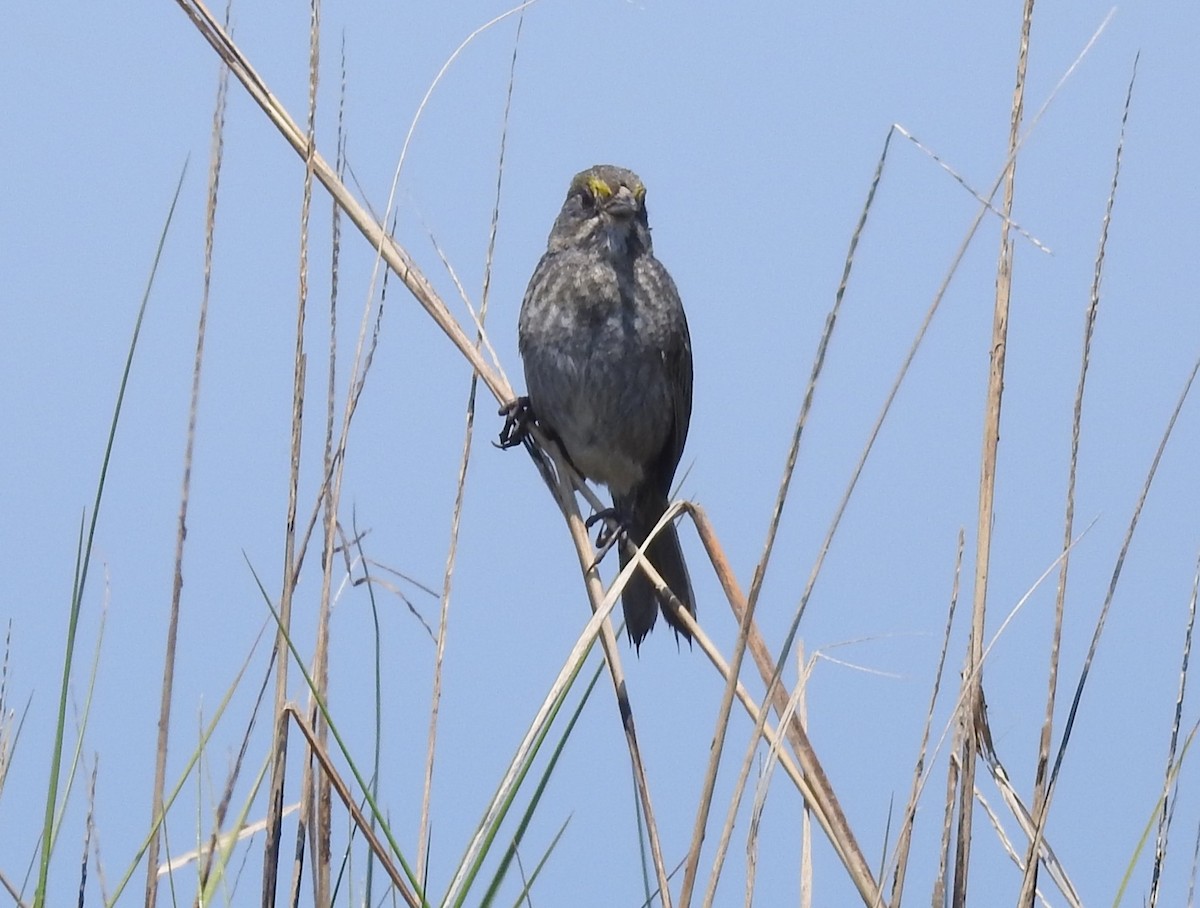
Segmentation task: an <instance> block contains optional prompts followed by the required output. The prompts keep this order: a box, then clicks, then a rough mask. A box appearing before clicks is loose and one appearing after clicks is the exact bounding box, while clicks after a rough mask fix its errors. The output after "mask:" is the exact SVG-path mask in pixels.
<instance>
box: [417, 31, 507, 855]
mask: <svg viewBox="0 0 1200 908" xmlns="http://www.w3.org/2000/svg"><path fill="white" fill-rule="evenodd" d="M524 22H525V17H524V12H523V11H522V14H521V16H520V17H519V18H518V19H517V34H516V36H515V37H514V38H513V53H512V60H511V62H510V64H509V70H508V91H507V93H506V95H505V99H504V114H503V116H502V118H501V127H500V150H499V154H498V158H497V161H496V197H495V200H494V202H493V204H492V222H491V228H490V230H489V231H488V244H487V253H486V255H485V257H484V269H483V289H482V292H481V295H480V304H479V315H478V324H479V326H480V328H479V330H478V331H477V332H476V335H475V344H476V347H479V346H480V345H481V344H482V343H483V339H484V337H485V334H484V332H483V325H484V324H485V323H486V321H487V308H488V300H489V297H490V293H489V291H490V290H491V281H492V260H493V257H494V255H495V251H496V234H497V232H498V229H499V224H500V198H501V191H502V189H503V185H504V152H505V148H506V145H507V140H508V120H509V113H510V111H511V109H512V95H513V84H514V82H515V80H516V70H517V48H518V47H519V46H520V42H521V26H522V25H523V24H524ZM439 254H440V251H439ZM443 261H445V258H444V257H443ZM446 264H447V267H449V262H446ZM455 283H456V284H457V283H458V279H457V277H456V278H455ZM460 289H461V288H460ZM465 299H466V297H465V294H464V301H465ZM467 305H468V307H469V306H470V303H469V302H468V303H467ZM491 353H492V358H493V359H495V358H496V356H495V351H491ZM478 385H479V377H478V375H476V374H475V373H474V372H472V373H471V382H470V389H469V391H468V394H467V419H466V427H465V429H464V432H463V450H462V457H461V459H460V462H459V470H458V481H457V484H456V488H455V495H454V508H453V512H452V516H451V522H450V545H449V551H448V552H447V555H446V570H445V574H444V576H443V580H442V596H441V609H440V616H439V621H438V633H437V643H436V647H435V653H434V666H433V685H432V688H433V690H432V694H431V696H430V706H429V732H428V736H427V744H426V757H425V776H424V784H423V786H422V792H421V817H420V824H419V826H418V832H417V842H418V852H417V863H416V873H417V878H418V879H423V878H424V875H425V861H426V859H427V851H428V840H429V804H430V798H431V797H432V791H433V764H434V757H435V754H436V749H437V724H438V712H439V707H440V704H441V696H442V662H443V659H444V658H445V652H446V632H447V629H448V627H449V620H450V588H451V584H452V581H453V577H454V564H455V554H456V552H457V550H458V533H459V522H460V519H461V516H462V507H463V501H464V499H465V494H466V484H467V467H468V465H469V464H470V459H471V441H472V439H473V437H474V425H475V393H476V390H477V388H478Z"/></svg>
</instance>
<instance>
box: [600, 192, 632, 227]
mask: <svg viewBox="0 0 1200 908" xmlns="http://www.w3.org/2000/svg"><path fill="white" fill-rule="evenodd" d="M604 210H605V211H606V212H608V213H609V214H610V215H612V216H613V217H614V218H621V219H625V218H632V217H633V216H634V215H635V214H637V210H638V203H637V199H635V198H634V197H633V193H632V192H630V191H629V187H627V186H622V187H621V188H620V189H618V190H617V191H616V192H615V193H614V194H613V196H612V198H610V199H609V200H608V202H607V203H606V204H605V205H604Z"/></svg>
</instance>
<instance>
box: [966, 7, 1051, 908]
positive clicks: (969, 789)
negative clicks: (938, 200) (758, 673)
mask: <svg viewBox="0 0 1200 908" xmlns="http://www.w3.org/2000/svg"><path fill="white" fill-rule="evenodd" d="M1032 27H1033V0H1025V5H1024V13H1023V15H1022V17H1021V41H1020V47H1019V50H1018V52H1017V75H1016V85H1015V86H1014V88H1013V100H1012V112H1011V117H1010V120H1009V132H1008V162H1007V167H1006V168H1005V178H1004V202H1003V205H1002V207H1001V211H1002V212H1003V214H1004V221H1003V222H1002V224H1001V227H1000V258H999V262H998V264H997V266H996V303H995V307H994V309H993V313H992V340H991V348H990V349H991V360H990V363H989V368H988V389H987V400H986V404H985V409H984V419H983V445H982V449H983V450H982V453H981V454H980V464H979V470H980V478H979V517H978V524H977V525H976V537H975V590H974V596H973V601H972V607H971V635H970V643H969V655H968V658H967V672H966V675H967V677H970V678H972V681H971V682H970V683H971V687H970V689H969V691H968V698H967V702H966V703H965V720H966V722H967V726H968V733H967V734H966V735H965V736H964V737H963V742H962V743H963V766H962V782H961V787H960V789H959V801H958V804H959V806H958V840H957V846H956V854H955V862H954V889H953V893H952V896H951V904H952V905H954V906H955V908H960V906H964V905H966V901H967V888H968V887H967V881H968V876H969V870H970V862H971V835H972V823H971V813H972V808H973V805H974V793H975V759H976V755H977V750H978V739H979V736H980V734H981V733H982V731H983V723H984V717H983V710H984V708H985V707H984V701H983V673H982V658H983V637H984V633H985V621H984V619H985V617H986V611H987V590H988V571H989V569H990V566H991V552H992V528H993V526H994V514H995V498H996V464H997V459H998V456H999V447H1000V410H1001V403H1002V401H1003V397H1004V360H1005V356H1006V353H1007V349H1008V311H1009V302H1010V298H1011V293H1012V261H1013V243H1012V241H1011V240H1009V219H1010V218H1011V216H1012V205H1013V195H1014V192H1015V186H1016V178H1017V148H1018V146H1019V145H1020V141H1021V119H1022V116H1023V114H1024V110H1025V73H1026V70H1027V68H1028V65H1029V33H1030V31H1031V29H1032Z"/></svg>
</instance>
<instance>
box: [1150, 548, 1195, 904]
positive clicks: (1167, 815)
mask: <svg viewBox="0 0 1200 908" xmlns="http://www.w3.org/2000/svg"><path fill="white" fill-rule="evenodd" d="M1197 593H1200V564H1197V566H1196V573H1195V575H1194V576H1193V578H1192V596H1191V599H1190V600H1189V602H1188V622H1187V630H1186V631H1184V635H1183V664H1182V665H1181V666H1180V669H1179V693H1178V694H1177V695H1176V697H1175V715H1174V717H1173V719H1172V720H1171V743H1170V744H1169V745H1168V746H1167V768H1166V779H1165V781H1164V783H1163V797H1162V806H1161V808H1160V812H1159V817H1158V832H1157V834H1156V835H1155V840H1154V869H1153V871H1152V872H1151V875H1150V897H1149V899H1148V900H1147V903H1148V905H1149V908H1154V906H1155V905H1157V904H1158V886H1159V881H1160V879H1161V877H1162V865H1163V862H1164V861H1165V860H1166V857H1167V833H1168V832H1169V831H1170V825H1171V817H1172V816H1173V815H1174V813H1175V804H1176V803H1178V800H1179V795H1178V787H1179V786H1178V783H1177V782H1176V780H1175V774H1176V772H1177V764H1176V752H1177V751H1178V749H1179V727H1180V725H1181V723H1182V721H1183V698H1184V694H1185V693H1186V692H1187V678H1188V662H1189V661H1190V657H1191V654H1192V631H1193V629H1194V628H1195V626H1196V597H1197ZM1172 795H1173V796H1172Z"/></svg>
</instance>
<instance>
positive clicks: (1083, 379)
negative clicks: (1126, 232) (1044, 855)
mask: <svg viewBox="0 0 1200 908" xmlns="http://www.w3.org/2000/svg"><path fill="white" fill-rule="evenodd" d="M1136 78H1137V57H1134V61H1133V73H1132V74H1131V75H1130V77H1129V87H1128V89H1127V90H1126V92H1125V109H1124V112H1123V114H1122V115H1121V132H1120V135H1119V136H1118V138H1117V154H1116V161H1115V163H1114V164H1113V177H1112V185H1111V186H1110V187H1109V191H1108V201H1107V203H1106V204H1105V206H1104V219H1103V220H1102V221H1101V223H1100V244H1099V249H1098V250H1097V252H1096V263H1095V268H1094V270H1093V273H1092V289H1091V296H1090V299H1089V301H1088V308H1087V313H1086V315H1085V316H1084V328H1083V352H1082V354H1081V357H1080V364H1079V384H1078V386H1077V387H1076V390H1075V409H1074V413H1073V415H1072V420H1071V457H1070V462H1069V466H1068V468H1067V503H1066V517H1065V519H1064V524H1065V527H1064V536H1063V538H1064V540H1065V541H1064V543H1063V545H1064V547H1065V546H1067V545H1068V544H1069V543H1070V539H1071V533H1072V527H1073V523H1074V518H1075V475H1076V469H1077V463H1078V459H1079V435H1080V427H1081V425H1082V422H1083V392H1084V388H1085V387H1086V384H1087V373H1088V365H1089V363H1090V360H1091V349H1092V337H1093V335H1094V333H1095V330H1096V316H1097V314H1098V313H1099V310H1100V280H1101V277H1102V276H1103V274H1104V253H1105V250H1106V249H1107V246H1108V227H1109V224H1110V223H1112V212H1113V205H1114V203H1115V201H1116V198H1117V184H1118V182H1119V180H1120V176H1121V154H1122V151H1123V150H1124V148H1125V126H1126V124H1127V123H1128V122H1129V108H1130V105H1131V103H1132V101H1133V84H1134V80H1135V79H1136ZM1067 564H1068V562H1067V559H1065V558H1064V559H1063V563H1062V568H1061V570H1060V571H1059V575H1058V591H1057V593H1056V595H1055V600H1054V630H1053V632H1052V637H1051V640H1050V670H1049V672H1048V676H1047V693H1046V716H1045V718H1044V719H1043V720H1042V734H1041V739H1040V741H1039V742H1038V757H1037V766H1036V769H1035V772H1034V789H1033V813H1034V816H1036V817H1039V818H1041V817H1043V814H1044V812H1045V801H1046V769H1047V767H1048V766H1049V763H1050V740H1051V735H1052V733H1053V729H1054V705H1055V702H1056V700H1057V693H1058V661H1059V647H1060V645H1061V641H1062V622H1063V611H1064V607H1065V603H1066V594H1067ZM1044 825H1045V824H1044V822H1043V821H1042V820H1041V819H1039V821H1038V823H1037V824H1036V827H1035V833H1034V835H1033V837H1032V839H1031V840H1030V842H1029V848H1028V850H1027V851H1026V853H1025V875H1024V878H1023V879H1022V881H1021V895H1020V897H1019V898H1018V900H1017V904H1018V905H1020V906H1031V905H1032V899H1033V895H1032V890H1033V888H1034V886H1035V884H1036V882H1037V872H1038V868H1037V862H1036V861H1034V860H1033V855H1034V854H1036V853H1037V850H1038V840H1039V839H1040V838H1041V835H1042V829H1043V826H1044Z"/></svg>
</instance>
